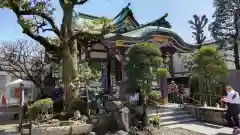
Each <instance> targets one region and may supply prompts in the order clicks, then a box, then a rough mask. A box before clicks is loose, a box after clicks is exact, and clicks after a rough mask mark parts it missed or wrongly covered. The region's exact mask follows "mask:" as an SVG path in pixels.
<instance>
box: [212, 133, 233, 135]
mask: <svg viewBox="0 0 240 135" xmlns="http://www.w3.org/2000/svg"><path fill="white" fill-rule="evenodd" d="M215 135H232V134H227V133H217V134H215Z"/></svg>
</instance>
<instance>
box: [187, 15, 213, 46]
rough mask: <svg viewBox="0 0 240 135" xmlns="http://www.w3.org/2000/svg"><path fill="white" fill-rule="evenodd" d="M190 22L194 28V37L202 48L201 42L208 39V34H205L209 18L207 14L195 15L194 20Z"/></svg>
mask: <svg viewBox="0 0 240 135" xmlns="http://www.w3.org/2000/svg"><path fill="white" fill-rule="evenodd" d="M188 23H189V24H190V25H191V28H192V29H193V30H194V31H193V32H192V33H193V38H194V39H195V40H196V42H197V44H198V45H199V48H201V44H202V43H203V42H204V40H205V39H206V36H204V33H203V32H204V31H203V29H204V27H205V26H206V24H207V23H208V18H207V16H206V15H203V16H201V17H200V16H198V15H196V14H195V15H193V20H190V21H188Z"/></svg>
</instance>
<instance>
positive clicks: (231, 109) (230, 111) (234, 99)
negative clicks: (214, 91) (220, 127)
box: [221, 86, 240, 134]
mask: <svg viewBox="0 0 240 135" xmlns="http://www.w3.org/2000/svg"><path fill="white" fill-rule="evenodd" d="M226 92H227V96H226V97H223V98H222V99H221V101H223V102H225V103H226V105H227V117H226V118H227V121H228V124H229V125H230V126H231V127H233V128H234V130H233V134H238V133H240V129H239V126H240V125H239V120H238V114H239V113H240V97H239V93H238V92H237V91H235V90H234V89H233V88H232V87H231V86H227V87H226Z"/></svg>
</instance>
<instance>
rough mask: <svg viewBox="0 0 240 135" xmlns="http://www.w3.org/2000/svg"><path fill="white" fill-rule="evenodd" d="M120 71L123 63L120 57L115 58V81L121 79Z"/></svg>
mask: <svg viewBox="0 0 240 135" xmlns="http://www.w3.org/2000/svg"><path fill="white" fill-rule="evenodd" d="M122 71H123V63H122V60H121V59H117V58H116V59H115V74H116V76H115V80H116V81H117V82H119V81H122Z"/></svg>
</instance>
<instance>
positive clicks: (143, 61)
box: [125, 43, 163, 126]
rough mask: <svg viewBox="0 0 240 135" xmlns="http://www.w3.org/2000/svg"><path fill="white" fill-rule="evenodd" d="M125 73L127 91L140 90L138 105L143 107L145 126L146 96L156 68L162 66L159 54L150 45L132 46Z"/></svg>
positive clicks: (146, 118) (145, 123)
mask: <svg viewBox="0 0 240 135" xmlns="http://www.w3.org/2000/svg"><path fill="white" fill-rule="evenodd" d="M127 57H128V62H127V64H126V66H125V71H126V73H127V76H128V80H127V82H128V83H127V85H128V87H129V88H128V91H129V92H131V93H135V92H136V91H137V90H138V89H139V88H140V91H141V92H140V104H142V105H143V117H142V122H143V126H147V123H148V116H147V111H146V108H147V107H146V104H147V96H148V95H149V94H150V92H151V88H152V81H153V80H154V79H155V77H156V71H157V68H158V67H160V66H161V64H162V61H163V60H162V57H161V52H160V49H159V47H158V46H156V45H154V44H152V43H139V44H137V45H134V46H132V47H131V48H130V49H129V51H128V53H127Z"/></svg>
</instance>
